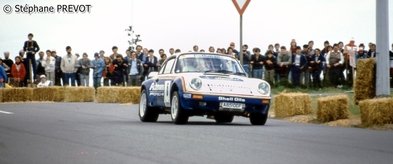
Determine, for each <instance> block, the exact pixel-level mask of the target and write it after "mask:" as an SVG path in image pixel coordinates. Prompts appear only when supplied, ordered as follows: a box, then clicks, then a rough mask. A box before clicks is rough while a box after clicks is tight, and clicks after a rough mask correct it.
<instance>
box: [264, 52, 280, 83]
mask: <svg viewBox="0 0 393 164" xmlns="http://www.w3.org/2000/svg"><path fill="white" fill-rule="evenodd" d="M265 56H266V57H265V62H264V63H265V69H266V70H265V80H266V81H267V82H269V84H270V85H274V76H275V68H276V65H277V60H276V57H275V56H274V55H273V51H271V50H268V51H267V52H266V55H265Z"/></svg>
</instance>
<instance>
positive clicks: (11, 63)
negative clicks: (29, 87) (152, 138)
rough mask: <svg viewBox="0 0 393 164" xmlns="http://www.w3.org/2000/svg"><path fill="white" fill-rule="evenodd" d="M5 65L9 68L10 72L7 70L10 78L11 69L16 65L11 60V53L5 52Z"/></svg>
mask: <svg viewBox="0 0 393 164" xmlns="http://www.w3.org/2000/svg"><path fill="white" fill-rule="evenodd" d="M3 63H4V64H5V65H7V66H8V68H9V69H8V70H7V69H6V71H5V72H6V73H7V76H8V77H11V67H12V65H13V64H14V62H13V61H12V60H11V59H10V52H4V59H3Z"/></svg>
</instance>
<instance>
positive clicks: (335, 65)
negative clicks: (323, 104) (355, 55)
mask: <svg viewBox="0 0 393 164" xmlns="http://www.w3.org/2000/svg"><path fill="white" fill-rule="evenodd" d="M343 63H344V56H343V54H342V53H341V52H340V51H339V48H338V44H334V46H333V52H330V53H329V54H328V55H327V56H326V64H327V67H328V69H329V77H330V82H331V83H332V84H333V85H334V86H336V87H337V88H342V80H343V77H344V75H343V72H342V68H341V67H342V65H343Z"/></svg>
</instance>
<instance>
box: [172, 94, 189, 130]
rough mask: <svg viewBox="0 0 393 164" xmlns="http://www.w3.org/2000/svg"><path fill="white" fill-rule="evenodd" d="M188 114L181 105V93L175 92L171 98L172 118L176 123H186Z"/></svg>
mask: <svg viewBox="0 0 393 164" xmlns="http://www.w3.org/2000/svg"><path fill="white" fill-rule="evenodd" d="M188 117H189V116H188V114H187V113H186V111H184V109H183V108H182V107H181V105H180V100H179V94H178V93H177V92H173V94H172V100H171V118H172V121H173V122H174V123H175V124H186V123H187V122H188Z"/></svg>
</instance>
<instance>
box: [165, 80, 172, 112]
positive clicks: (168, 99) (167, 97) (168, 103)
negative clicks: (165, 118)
mask: <svg viewBox="0 0 393 164" xmlns="http://www.w3.org/2000/svg"><path fill="white" fill-rule="evenodd" d="M170 96H171V81H165V84H164V104H165V107H170V106H171V97H170Z"/></svg>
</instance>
